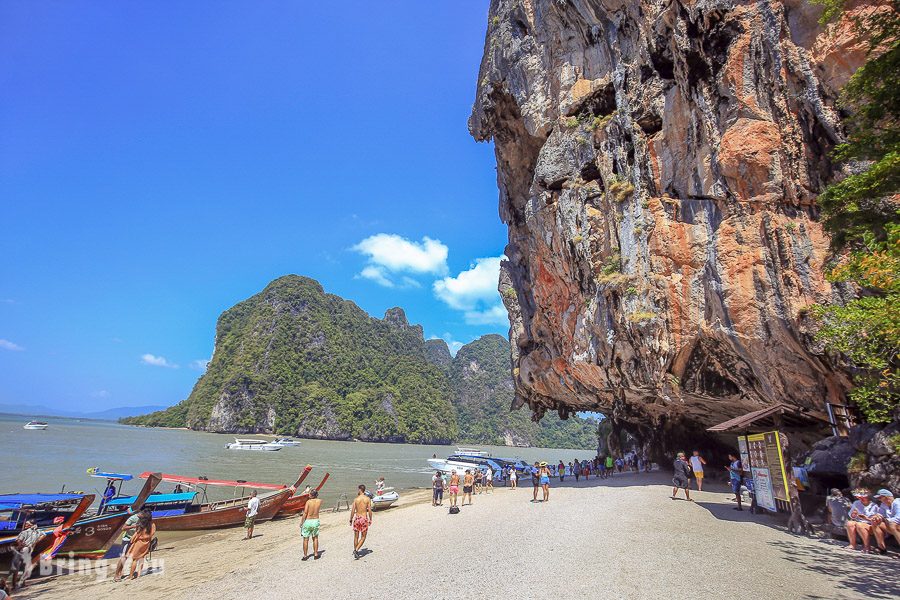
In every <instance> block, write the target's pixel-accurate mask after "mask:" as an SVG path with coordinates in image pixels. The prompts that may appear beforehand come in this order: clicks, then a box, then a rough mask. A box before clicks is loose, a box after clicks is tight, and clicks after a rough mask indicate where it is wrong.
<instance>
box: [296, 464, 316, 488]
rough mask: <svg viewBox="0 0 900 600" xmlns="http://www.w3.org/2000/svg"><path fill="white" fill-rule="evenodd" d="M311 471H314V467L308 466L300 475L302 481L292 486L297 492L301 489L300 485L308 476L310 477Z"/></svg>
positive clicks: (299, 480)
mask: <svg viewBox="0 0 900 600" xmlns="http://www.w3.org/2000/svg"><path fill="white" fill-rule="evenodd" d="M310 471H312V465H306V466H305V467H304V468H303V471H302V472H301V473H300V479H298V480H297V483H295V484H294V485H293V486H291V487H293V488H294V490H295V491H296V490H299V489H300V484H301V483H303V480H304V479H306V476H307V475H309V472H310Z"/></svg>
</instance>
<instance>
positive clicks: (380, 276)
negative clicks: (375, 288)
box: [357, 265, 394, 288]
mask: <svg viewBox="0 0 900 600" xmlns="http://www.w3.org/2000/svg"><path fill="white" fill-rule="evenodd" d="M357 277H362V278H363V279H369V280H371V281H374V282H375V283H377V284H378V285H382V286H384V287H389V288H392V287H394V282H393V281H391V280H390V278H388V275H387V273H386V272H385V270H384V269H383V268H381V267H376V266H374V265H369V266H368V267H365V268H364V269H363V270H362V271H360V272H359V275H357Z"/></svg>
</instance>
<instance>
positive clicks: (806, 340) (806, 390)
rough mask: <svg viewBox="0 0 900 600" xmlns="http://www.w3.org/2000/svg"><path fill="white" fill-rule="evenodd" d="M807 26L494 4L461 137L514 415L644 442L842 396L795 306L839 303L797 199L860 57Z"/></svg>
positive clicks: (835, 35) (783, 5) (809, 185)
mask: <svg viewBox="0 0 900 600" xmlns="http://www.w3.org/2000/svg"><path fill="white" fill-rule="evenodd" d="M869 9H870V7H868V6H867V5H865V4H858V5H857V6H856V8H855V9H853V10H855V11H860V10H869ZM818 16H819V12H818V10H817V9H816V8H815V7H812V6H810V5H809V4H807V3H806V2H804V1H802V0H788V1H784V2H780V1H775V0H772V1H754V2H746V1H745V2H741V1H723V0H700V1H695V2H690V1H686V0H670V1H661V0H643V1H640V2H637V1H629V2H626V1H621V0H493V2H492V3H491V8H490V15H489V21H488V32H487V39H486V43H485V54H484V58H483V62H482V65H481V71H480V74H479V85H478V91H477V99H476V102H475V106H474V109H473V113H472V116H471V119H470V123H469V127H470V131H471V133H472V135H473V136H474V137H475V138H476V139H478V140H490V139H493V140H494V142H495V147H496V157H497V166H498V185H499V189H500V214H501V217H502V219H503V220H504V221H505V222H506V223H507V224H508V225H509V244H508V246H507V249H506V256H507V257H508V261H506V262H504V264H503V269H502V271H503V272H502V273H501V283H500V290H501V294H502V296H503V299H504V302H505V303H506V306H507V308H508V309H509V312H510V320H511V340H512V347H513V367H514V368H513V374H514V377H515V383H516V392H517V400H516V403H518V405H521V404H523V403H526V402H527V403H528V404H529V405H530V407H531V409H532V410H533V411H534V412H535V414H536V416H537V417H540V416H541V415H542V414H543V413H544V412H545V411H546V410H548V409H555V410H557V411H559V412H560V414H561V415H566V414H568V413H569V412H571V411H574V410H585V409H597V410H601V411H603V412H605V413H607V414H608V415H611V416H613V417H614V418H615V419H616V421H617V422H620V423H623V424H629V423H632V424H634V423H640V424H642V425H646V426H649V427H654V428H655V431H660V430H665V429H666V428H667V427H675V426H678V427H684V426H694V427H699V426H708V425H711V424H714V423H717V422H721V421H724V420H726V419H728V418H731V417H734V416H737V415H739V414H742V413H745V412H748V411H750V410H754V409H757V408H760V407H762V406H765V405H769V404H771V403H774V402H788V403H790V404H793V405H795V406H800V407H804V408H809V409H813V410H815V411H818V412H820V413H823V414H824V412H825V402H826V401H832V402H840V401H842V399H843V398H844V396H845V393H846V390H847V388H848V379H847V377H846V375H845V374H844V373H842V372H841V370H840V369H838V368H836V367H835V366H834V365H833V364H832V363H831V362H830V361H829V360H827V359H826V358H825V357H824V356H823V354H822V349H821V348H820V347H818V346H816V344H815V343H814V341H813V340H812V330H811V324H810V323H809V322H808V318H807V317H806V311H807V309H808V307H809V306H810V305H812V304H815V303H819V302H828V301H830V300H833V299H835V298H837V297H840V296H841V295H842V294H843V293H845V292H843V291H842V290H840V289H838V288H836V287H833V286H832V285H830V284H829V283H828V282H827V281H826V280H825V278H824V276H823V271H824V269H823V264H824V262H825V261H826V260H827V259H828V257H829V254H828V243H829V240H828V237H827V235H826V234H825V233H824V232H823V229H822V226H821V224H820V222H819V220H818V211H817V208H816V204H815V199H816V194H817V192H818V191H819V190H820V189H821V188H822V186H823V184H824V183H825V181H826V180H827V178H828V177H829V176H830V174H831V171H832V165H831V163H830V161H829V158H828V153H829V151H830V150H831V149H832V148H833V147H834V145H835V144H836V143H838V142H839V141H840V140H841V136H842V133H841V123H840V116H839V114H838V112H837V110H836V108H835V105H834V99H835V97H836V95H837V90H838V89H839V88H840V86H841V85H843V84H844V83H845V82H846V81H847V79H848V78H849V76H850V75H851V74H852V72H853V71H854V70H855V69H856V68H857V67H858V66H859V65H860V64H861V63H862V61H863V60H864V53H863V49H864V45H863V44H861V43H860V42H859V41H858V40H856V39H855V38H854V37H853V35H852V28H851V26H850V23H849V20H848V19H849V17H848V18H847V19H845V20H844V21H842V22H841V23H838V24H836V25H832V26H829V27H827V28H823V27H821V26H819V25H818V24H817V19H818Z"/></svg>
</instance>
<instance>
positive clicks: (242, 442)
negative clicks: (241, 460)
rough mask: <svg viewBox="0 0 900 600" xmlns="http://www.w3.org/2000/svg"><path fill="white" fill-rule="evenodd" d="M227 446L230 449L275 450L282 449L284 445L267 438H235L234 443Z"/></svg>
mask: <svg viewBox="0 0 900 600" xmlns="http://www.w3.org/2000/svg"><path fill="white" fill-rule="evenodd" d="M225 447H226V448H228V449H229V450H268V451H270V452H274V451H276V450H281V448H282V447H283V446H280V445H278V444H276V443H274V442H269V441H266V440H251V439H246V438H235V440H234V441H233V442H232V443H230V444H225Z"/></svg>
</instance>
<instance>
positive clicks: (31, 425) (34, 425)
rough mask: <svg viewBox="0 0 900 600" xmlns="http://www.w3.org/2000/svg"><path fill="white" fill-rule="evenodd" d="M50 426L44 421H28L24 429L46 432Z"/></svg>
mask: <svg viewBox="0 0 900 600" xmlns="http://www.w3.org/2000/svg"><path fill="white" fill-rule="evenodd" d="M47 427H48V424H47V423H44V422H43V421H28V422H27V423H25V424H24V425H23V426H22V429H38V430H44V429H47Z"/></svg>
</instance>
